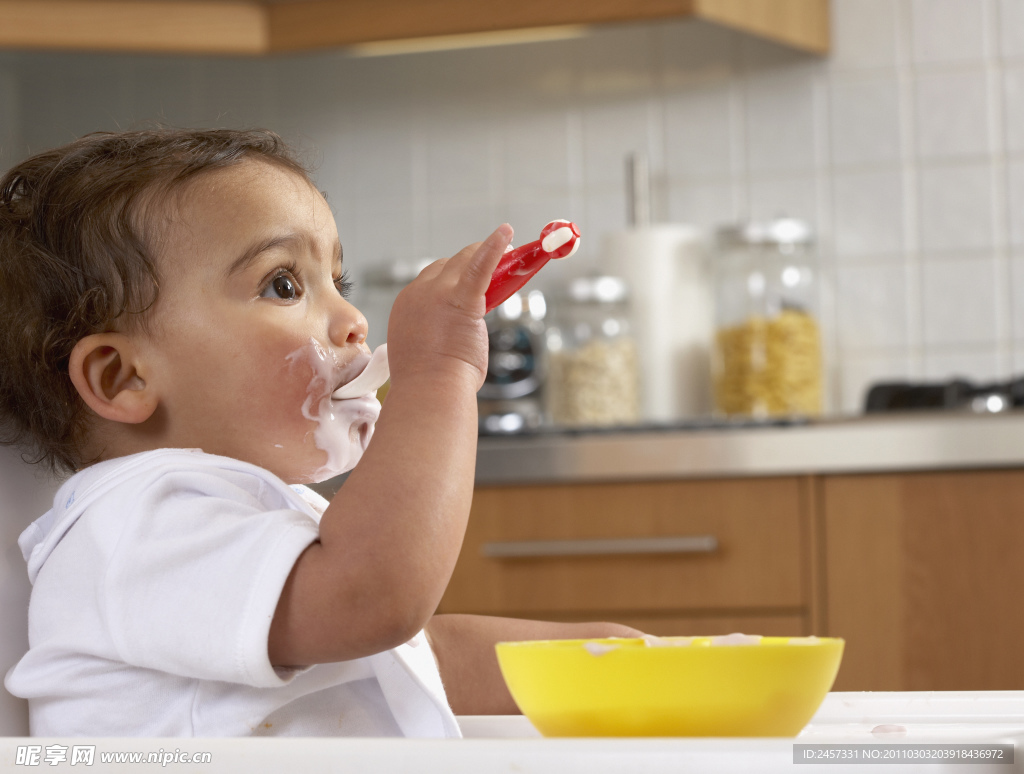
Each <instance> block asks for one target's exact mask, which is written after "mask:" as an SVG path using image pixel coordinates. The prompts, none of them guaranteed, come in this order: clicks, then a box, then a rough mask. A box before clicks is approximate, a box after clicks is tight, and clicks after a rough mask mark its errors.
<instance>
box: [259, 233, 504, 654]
mask: <svg viewBox="0 0 1024 774" xmlns="http://www.w3.org/2000/svg"><path fill="white" fill-rule="evenodd" d="M511 238H512V229H511V228H510V227H509V226H507V225H505V226H502V227H501V228H499V229H498V230H496V231H495V232H494V233H493V234H491V235H490V236H489V237H488V238H487V240H486V241H484V242H483V243H482V244H479V245H471V246H469V247H467V248H465V249H464V250H462V251H461V252H460V253H458V254H457V255H455V256H454V257H453V258H450V259H446V260H441V261H436V262H435V263H433V264H431V265H430V266H428V267H427V268H426V269H424V270H423V272H422V273H421V274H420V276H419V277H417V278H416V279H415V280H414V281H413V282H412V283H410V284H409V285H408V286H407V287H406V288H405V289H404V290H403V291H402V292H401V293H400V294H399V296H398V298H397V300H396V301H395V304H394V307H393V309H392V312H391V318H390V321H389V325H388V359H389V362H390V366H391V388H390V390H389V391H388V396H387V401H386V403H385V406H384V408H383V410H382V411H381V415H380V419H379V420H378V422H377V426H376V429H375V431H374V437H373V441H372V442H371V443H370V445H369V447H368V448H367V450H366V452H365V454H364V455H363V458H362V460H361V461H360V463H359V465H358V466H357V467H356V468H355V470H353V471H352V473H351V474H350V475H349V477H348V479H347V480H346V482H345V485H344V486H343V487H342V488H341V490H340V491H339V492H338V494H337V495H336V496H335V497H334V500H333V501H332V502H331V504H330V506H329V507H328V508H327V510H326V512H325V513H324V515H323V518H322V520H321V522H320V539H319V540H318V541H317V542H315V543H313V544H312V545H311V546H310V547H309V548H308V549H306V551H305V552H303V554H302V555H301V556H300V557H299V559H298V560H297V561H296V563H295V566H294V567H293V568H292V571H291V574H290V575H289V576H288V580H287V581H286V582H285V585H284V589H283V590H282V594H281V598H280V601H279V602H278V606H277V610H276V612H275V614H274V618H273V621H272V623H271V626H270V637H269V643H268V647H269V655H270V660H271V663H272V664H274V665H275V666H298V665H305V664H315V663H325V662H331V661H343V660H347V659H352V658H358V657H361V656H367V655H370V654H373V653H379V652H381V651H384V650H387V649H389V648H392V647H395V646H397V645H400V644H401V643H403V642H406V641H407V640H409V639H410V638H411V637H412V636H413V635H415V634H416V632H418V631H419V630H420V629H422V628H423V627H424V626H425V625H426V623H427V621H429V620H430V617H431V615H433V612H434V610H435V609H436V607H437V604H438V602H439V601H440V599H441V595H442V593H443V592H444V589H445V586H446V585H447V583H448V580H449V578H450V576H451V573H452V570H453V568H454V566H455V560H456V559H457V558H458V554H459V549H460V548H461V546H462V538H463V535H464V533H465V529H466V521H467V518H468V516H469V506H470V502H471V500H472V496H473V476H474V468H475V464H476V438H477V409H476V393H477V390H478V389H479V388H480V386H481V385H482V384H483V379H484V375H485V374H486V370H487V330H486V326H485V325H484V322H483V315H484V311H485V309H484V294H485V292H486V290H487V286H488V283H489V281H490V277H491V273H492V272H493V271H494V268H495V266H496V265H497V263H498V261H499V259H500V258H501V256H502V254H503V253H504V250H505V247H506V246H507V245H508V244H509V242H510V241H511Z"/></svg>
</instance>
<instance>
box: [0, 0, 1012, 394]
mask: <svg viewBox="0 0 1024 774" xmlns="http://www.w3.org/2000/svg"><path fill="white" fill-rule="evenodd" d="M831 28H832V42H831V51H830V53H829V54H828V55H827V56H816V55H812V54H807V53H801V52H798V51H796V50H794V49H791V48H788V47H785V46H782V45H777V44H774V43H771V42H767V41H765V40H762V39H759V38H757V37H754V36H751V35H748V34H745V33H743V32H738V31H733V30H730V29H727V28H725V27H722V26H719V25H715V24H711V23H708V22H702V21H696V20H678V21H676V20H661V21H656V22H646V23H630V24H620V25H611V26H601V27H594V28H590V29H587V30H585V31H584V32H582V33H580V34H578V35H577V36H575V37H570V38H566V39H558V40H549V41H541V42H533V43H530V42H526V43H519V44H516V45H502V46H493V47H483V48H469V49H460V50H450V51H437V52H425V53H408V54H401V55H390V56H365V55H361V54H364V53H366V52H361V51H353V50H350V49H344V48H339V49H334V50H323V51H318V52H314V53H299V54H288V55H274V56H268V57H259V58H257V57H231V56H188V55H152V54H145V53H140V54H108V53H60V52H53V51H27V50H25V51H13V50H8V51H2V52H0V167H4V168H6V167H7V166H9V165H10V164H12V163H14V162H16V161H17V160H19V159H20V158H22V157H24V156H25V155H26V154H28V153H31V152H35V151H40V150H42V149H44V148H48V147H51V146H54V145H57V144H60V143H64V142H66V141H69V140H71V139H72V138H74V137H76V136H78V135H81V134H83V133H86V132H89V131H92V130H96V129H117V128H129V127H133V126H137V125H139V124H142V123H146V122H151V121H162V122H166V123H168V124H173V125H179V126H232V127H251V126H261V127H269V128H271V129H274V130H276V131H278V132H280V133H281V134H283V135H284V136H285V137H286V138H287V139H288V140H290V141H291V142H293V143H295V144H297V145H298V146H299V147H300V148H302V149H305V151H306V152H307V153H308V154H309V155H310V157H312V158H313V159H314V161H315V162H316V165H317V179H318V183H319V184H320V186H321V187H322V188H323V189H324V190H326V191H327V192H328V195H329V201H330V203H331V205H332V206H333V208H334V211H335V213H336V215H337V220H338V225H339V229H340V232H341V237H342V241H343V243H344V248H345V261H346V264H347V266H348V268H349V269H350V270H351V271H352V273H353V276H354V278H355V279H356V281H357V292H356V297H355V301H356V303H357V304H358V303H360V301H361V300H362V299H365V298H366V296H365V293H366V291H367V282H366V275H367V273H368V272H370V271H371V270H372V269H374V268H380V267H387V266H389V265H390V264H392V263H395V262H416V261H420V260H422V259H426V258H433V257H439V256H445V255H450V254H452V253H453V252H454V251H456V250H458V249H459V248H460V247H462V246H463V245H464V244H466V243H468V242H471V241H476V240H478V239H481V238H482V237H483V236H484V235H486V234H487V233H488V232H489V231H490V230H491V229H493V228H494V227H495V225H497V224H498V223H500V222H502V221H508V222H510V223H512V224H513V226H514V227H515V228H516V229H517V238H516V243H517V244H519V243H522V242H525V241H529V240H532V239H535V238H536V237H537V234H538V233H539V231H540V228H541V227H542V226H543V225H544V224H545V223H546V222H547V221H549V220H551V219H554V218H568V219H571V220H573V221H575V222H576V223H577V224H578V225H579V227H580V229H581V231H582V233H583V240H582V246H581V249H580V251H579V253H577V255H576V256H574V257H573V258H572V259H571V261H566V262H564V263H562V264H556V263H552V264H551V265H549V266H548V267H547V268H546V269H545V270H544V271H543V272H542V273H541V274H540V275H538V277H537V278H536V280H535V283H534V285H532V286H531V287H535V288H537V289H540V290H542V291H546V292H548V293H549V295H558V294H559V293H561V292H562V290H563V288H564V284H565V283H566V282H568V280H569V279H571V278H574V277H576V276H579V275H584V274H587V273H588V272H598V271H600V272H607V270H608V269H607V267H606V266H603V265H601V260H602V259H601V251H602V240H603V238H604V236H605V235H606V234H607V233H610V232H614V231H617V230H622V229H625V228H626V227H627V225H628V223H627V218H628V217H629V216H628V206H627V198H628V189H627V186H626V185H625V177H626V175H625V164H624V162H625V160H626V159H627V157H628V156H629V155H630V154H637V153H640V154H643V157H644V158H645V159H646V161H647V165H648V169H649V182H650V199H649V206H650V219H651V221H652V222H655V223H676V224H679V223H682V224H688V225H692V226H694V227H697V228H699V229H705V230H707V233H708V234H713V233H714V230H715V229H717V228H718V227H719V226H722V225H723V224H729V223H736V222H743V221H749V220H754V221H763V220H766V219H773V218H777V217H779V216H781V215H786V216H789V217H796V218H800V219H802V220H804V221H806V222H808V223H809V224H810V225H811V226H812V228H813V231H814V234H815V243H814V251H815V256H814V257H815V260H816V261H817V263H818V266H819V267H820V282H819V283H818V286H819V291H818V292H819V295H820V304H819V311H818V315H819V324H820V327H821V331H822V341H823V346H824V349H825V352H826V366H827V367H826V374H825V377H826V378H825V382H824V388H823V389H824V394H823V400H824V408H825V410H826V411H831V412H855V411H858V410H860V409H861V407H862V405H863V401H864V393H865V389H866V387H867V386H868V385H869V384H871V383H872V382H874V381H878V380H889V379H909V380H926V379H927V380H943V379H949V378H952V377H955V376H961V377H968V378H971V379H976V380H994V379H1006V378H1009V377H1010V376H1012V375H1013V374H1014V373H1016V372H1018V371H1021V370H1024V301H1022V299H1024V271H1022V269H1024V264H1022V263H1021V260H1022V255H1024V253H1022V252H1021V249H1022V247H1024V207H1022V206H1021V204H1022V199H1024V6H1022V5H1021V4H1020V3H1019V2H1016V1H1015V0H834V2H832V3H831ZM370 53H373V52H372V51H371V52H370ZM550 300H551V299H550V298H549V306H550ZM633 312H634V313H635V312H636V309H634V310H633ZM375 327H376V328H377V329H379V328H380V324H379V322H378V323H377V325H376V326H375ZM375 333H376V331H375Z"/></svg>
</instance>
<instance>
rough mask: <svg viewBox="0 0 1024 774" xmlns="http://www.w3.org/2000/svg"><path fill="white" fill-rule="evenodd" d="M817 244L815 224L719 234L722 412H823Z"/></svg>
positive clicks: (718, 400)
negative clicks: (812, 226) (812, 228)
mask: <svg viewBox="0 0 1024 774" xmlns="http://www.w3.org/2000/svg"><path fill="white" fill-rule="evenodd" d="M813 245H814V242H813V237H812V233H811V229H810V226H809V225H808V224H807V223H805V222H804V221H802V220H797V219H794V218H780V219H777V220H773V221H769V222H766V223H745V224H741V225H735V226H727V227H725V228H722V229H719V231H718V247H719V255H718V258H717V260H716V272H715V305H716V314H715V317H716V333H715V347H714V357H713V374H712V376H713V380H714V392H715V405H716V408H717V410H718V411H719V412H721V413H723V414H727V415H739V416H754V417H764V416H783V415H798V416H811V415H815V414H820V413H821V410H822V373H823V367H822V347H821V332H820V329H819V325H818V294H819V287H818V284H819V280H818V271H817V265H816V261H815V256H814V249H813Z"/></svg>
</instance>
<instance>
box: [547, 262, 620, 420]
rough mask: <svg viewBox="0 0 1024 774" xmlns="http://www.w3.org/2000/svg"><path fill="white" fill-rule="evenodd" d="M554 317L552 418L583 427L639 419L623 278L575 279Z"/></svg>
mask: <svg viewBox="0 0 1024 774" xmlns="http://www.w3.org/2000/svg"><path fill="white" fill-rule="evenodd" d="M553 318H554V319H553V320H552V324H551V325H550V326H549V327H548V330H547V350H548V409H549V414H550V416H551V421H552V423H553V424H555V425H560V426H568V427H587V426H607V425H621V424H635V423H636V422H637V421H639V415H640V393H639V384H638V381H639V376H638V373H639V367H638V363H637V351H636V342H635V341H634V339H633V331H632V325H631V322H630V315H629V287H628V285H627V284H626V282H625V280H623V279H621V278H619V277H611V276H595V277H581V278H579V279H576V280H573V281H572V282H570V283H569V286H568V288H567V289H566V293H565V295H564V296H563V297H562V298H560V299H559V303H558V304H557V307H555V309H554V310H553Z"/></svg>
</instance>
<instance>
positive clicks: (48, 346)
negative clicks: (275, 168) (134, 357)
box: [0, 128, 310, 473]
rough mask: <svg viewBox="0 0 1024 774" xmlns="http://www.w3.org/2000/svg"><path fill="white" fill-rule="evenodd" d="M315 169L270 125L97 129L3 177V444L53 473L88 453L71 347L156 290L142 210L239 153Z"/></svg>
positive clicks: (129, 313) (142, 308)
mask: <svg viewBox="0 0 1024 774" xmlns="http://www.w3.org/2000/svg"><path fill="white" fill-rule="evenodd" d="M246 158H255V159H263V160H266V161H270V162H272V163H275V164H279V165H282V166H284V167H285V168H287V169H290V170H292V171H294V172H296V173H298V174H300V175H302V176H303V177H305V178H306V179H307V180H309V179H310V172H309V170H308V169H307V168H306V166H304V165H303V164H302V163H301V162H300V161H299V160H298V158H297V156H296V155H295V153H294V152H293V151H292V150H291V149H290V148H288V146H287V145H286V144H285V143H284V142H283V140H282V139H281V138H280V137H279V136H278V135H276V134H274V133H273V132H269V131H264V130H245V131H242V130H231V129H205V130H197V129H169V128H155V129H143V130H137V131H129V132H96V133H93V134H89V135H86V136H85V137H82V138H81V139H79V140H76V141H75V142H72V143H70V144H69V145H65V146H64V147H61V148H56V149H54V150H50V151H46V152H44V153H40V154H38V155H36V156H33V157H32V158H29V159H27V160H26V161H23V162H22V163H20V164H18V165H17V166H15V167H13V168H12V169H10V170H9V171H8V172H7V173H6V174H5V175H4V176H3V178H2V179H0V444H5V445H15V446H19V447H21V448H22V449H23V450H24V451H25V453H26V456H25V459H26V460H28V461H31V462H34V463H43V464H44V465H46V466H47V467H48V468H49V469H50V470H51V471H53V472H58V473H59V472H62V471H73V470H76V469H79V468H80V467H82V465H83V464H86V463H87V461H86V460H83V459H82V456H81V452H80V449H81V448H82V446H83V440H84V439H85V437H86V434H87V432H88V427H89V412H88V410H87V407H86V405H85V403H84V401H82V399H81V398H80V397H79V395H78V393H77V391H76V390H75V388H74V385H72V383H71V377H70V376H69V374H68V361H69V358H70V355H71V350H72V349H73V348H74V346H75V344H76V343H77V342H78V341H79V340H81V339H82V338H84V337H85V336H88V335H90V334H93V333H101V332H106V331H110V330H113V325H114V323H115V321H118V322H119V324H120V325H122V326H123V327H125V328H126V329H133V328H136V327H138V326H144V325H145V322H146V316H145V313H146V311H147V310H148V309H149V308H150V307H151V306H152V305H153V303H154V302H155V301H156V297H157V292H158V289H159V285H160V283H159V272H158V271H157V266H156V262H155V260H154V255H153V251H152V249H151V247H150V240H151V238H152V234H151V233H150V230H151V229H147V225H148V223H147V217H146V214H147V210H149V208H150V207H153V206H159V205H160V204H162V203H164V202H166V201H167V197H168V195H170V194H171V193H172V192H174V191H175V190H177V189H179V188H180V187H181V185H182V184H184V183H185V182H186V181H188V180H191V179H193V178H194V177H195V176H196V175H199V174H201V173H203V172H206V171H208V170H214V169H221V168H224V167H228V166H231V165H233V164H237V163H239V162H240V161H242V160H243V159H246Z"/></svg>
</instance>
